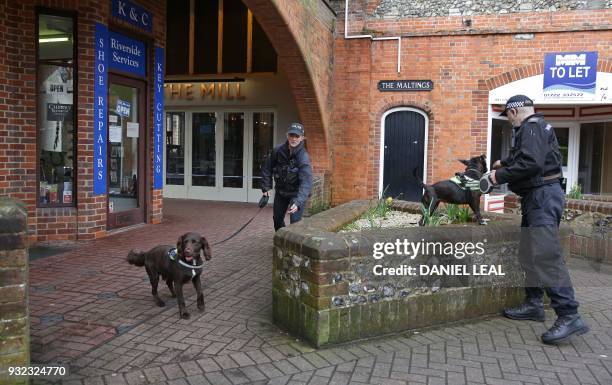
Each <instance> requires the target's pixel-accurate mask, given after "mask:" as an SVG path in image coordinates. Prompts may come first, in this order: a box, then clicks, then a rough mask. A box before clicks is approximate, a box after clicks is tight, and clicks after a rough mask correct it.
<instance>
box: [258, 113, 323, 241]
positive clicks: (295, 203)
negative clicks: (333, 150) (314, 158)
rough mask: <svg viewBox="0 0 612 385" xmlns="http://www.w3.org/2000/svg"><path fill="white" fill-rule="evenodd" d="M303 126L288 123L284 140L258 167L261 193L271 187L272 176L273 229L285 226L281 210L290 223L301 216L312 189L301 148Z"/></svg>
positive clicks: (307, 164)
mask: <svg viewBox="0 0 612 385" xmlns="http://www.w3.org/2000/svg"><path fill="white" fill-rule="evenodd" d="M303 140H304V126H303V125H301V124H300V123H291V125H289V129H288V130H287V141H286V142H285V143H283V144H281V145H279V146H276V147H275V148H274V149H273V150H272V153H271V154H270V155H269V156H268V157H267V158H266V161H265V163H264V164H263V166H262V169H261V176H262V179H263V181H262V188H261V190H262V191H263V193H264V196H269V194H270V190H272V176H274V187H275V190H276V193H275V194H274V213H273V218H274V230H275V231H276V230H278V229H280V228H281V227H285V213H287V212H288V213H289V219H290V223H295V222H298V221H299V220H300V219H302V214H303V213H304V207H305V206H306V200H307V199H308V196H309V195H310V190H311V188H312V167H311V165H310V158H309V156H308V153H307V152H306V149H305V148H304V142H303Z"/></svg>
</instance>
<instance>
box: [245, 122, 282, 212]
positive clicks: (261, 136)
mask: <svg viewBox="0 0 612 385" xmlns="http://www.w3.org/2000/svg"><path fill="white" fill-rule="evenodd" d="M249 115H250V119H249V120H250V122H251V125H250V130H249V134H250V135H249V136H250V138H249V156H248V165H247V167H248V175H247V177H248V184H249V191H248V196H247V201H248V202H258V201H259V199H260V198H261V195H262V193H261V185H262V180H261V166H262V165H263V162H264V161H265V158H266V156H267V155H268V153H269V152H270V151H271V150H272V148H273V146H274V127H275V126H276V125H275V120H274V112H253V113H251V114H249ZM273 199H274V194H273V193H271V194H270V200H269V202H270V203H272V201H273Z"/></svg>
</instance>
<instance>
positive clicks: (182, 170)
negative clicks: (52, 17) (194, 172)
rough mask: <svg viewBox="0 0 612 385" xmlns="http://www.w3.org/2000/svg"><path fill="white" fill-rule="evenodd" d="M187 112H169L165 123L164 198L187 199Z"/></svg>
mask: <svg viewBox="0 0 612 385" xmlns="http://www.w3.org/2000/svg"><path fill="white" fill-rule="evenodd" d="M185 115H186V113H185V112H167V113H166V122H165V131H164V132H165V133H166V136H165V142H164V145H165V146H166V148H165V155H166V156H165V157H164V162H165V165H164V170H165V176H164V197H167V198H187V187H186V182H187V174H186V171H187V166H186V160H187V159H186V157H187V146H186V131H187V130H186V129H185V127H186V121H185Z"/></svg>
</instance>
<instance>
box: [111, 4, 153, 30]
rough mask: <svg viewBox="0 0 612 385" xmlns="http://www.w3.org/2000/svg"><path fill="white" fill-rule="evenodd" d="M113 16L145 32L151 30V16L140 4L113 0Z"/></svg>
mask: <svg viewBox="0 0 612 385" xmlns="http://www.w3.org/2000/svg"><path fill="white" fill-rule="evenodd" d="M112 8H113V10H112V12H113V17H116V18H117V19H120V20H124V21H126V22H128V23H130V24H132V25H133V26H135V27H138V28H140V29H144V30H145V31H147V32H152V31H153V27H152V26H153V16H152V15H151V12H148V11H147V10H145V9H144V8H142V7H141V6H139V5H137V4H134V3H132V2H130V1H127V0H113V7H112Z"/></svg>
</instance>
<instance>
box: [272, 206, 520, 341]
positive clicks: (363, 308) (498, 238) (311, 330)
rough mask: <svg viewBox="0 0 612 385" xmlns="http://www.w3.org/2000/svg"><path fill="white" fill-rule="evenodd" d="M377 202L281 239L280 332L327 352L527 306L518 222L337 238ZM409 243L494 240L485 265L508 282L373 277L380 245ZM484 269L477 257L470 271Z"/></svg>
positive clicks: (276, 271) (343, 209)
mask: <svg viewBox="0 0 612 385" xmlns="http://www.w3.org/2000/svg"><path fill="white" fill-rule="evenodd" d="M376 203H377V202H376V201H375V200H374V201H367V200H358V201H351V202H348V203H345V204H343V205H340V206H337V207H334V208H332V209H329V210H326V211H324V212H321V213H319V214H317V215H314V216H312V217H310V218H306V219H304V220H303V221H301V222H299V223H296V224H293V225H291V226H288V227H286V228H283V229H280V230H279V231H278V232H277V233H276V235H275V237H274V257H273V314H274V321H275V323H276V324H277V325H279V326H280V327H282V328H284V329H286V330H288V331H289V332H290V333H292V334H293V335H295V336H298V337H300V338H303V339H305V340H306V341H308V342H309V343H311V344H312V345H314V346H316V347H319V346H323V345H328V344H335V343H339V342H345V341H350V340H356V339H360V338H368V337H372V336H376V335H382V334H386V333H393V332H399V331H403V330H408V329H415V328H422V327H427V326H432V325H437V324H442V323H446V322H454V321H459V320H462V319H467V318H474V317H480V316H484V315H487V314H494V313H497V312H499V311H501V309H503V308H504V307H507V306H511V305H514V304H517V303H518V302H520V300H521V299H522V294H523V292H522V283H523V273H522V271H520V267H519V265H518V261H517V260H516V252H517V250H518V241H519V238H520V222H519V218H518V217H517V216H515V215H503V214H502V215H490V214H487V216H488V217H490V218H492V219H495V220H493V221H491V222H490V223H489V225H487V226H480V225H478V224H476V223H473V224H468V225H447V226H440V227H410V228H395V229H393V228H391V229H376V230H368V231H362V232H355V233H352V232H349V233H337V232H336V231H337V230H338V229H340V228H341V227H342V226H344V225H345V224H347V223H349V222H351V221H353V220H354V219H356V218H358V217H359V216H361V215H362V214H363V213H364V212H366V211H367V210H368V208H369V207H372V206H373V205H375V204H376ZM392 206H393V208H395V209H399V210H404V211H412V212H415V211H416V212H420V204H418V203H412V202H401V201H396V202H394V203H393V204H392ZM493 217H495V218H493ZM402 238H403V239H410V240H414V241H425V242H428V241H440V242H464V241H466V240H482V239H486V240H487V242H488V243H487V244H488V245H489V246H490V248H489V250H487V252H486V253H485V255H484V256H482V258H483V259H482V260H480V262H482V261H483V260H487V261H495V263H498V264H499V266H503V267H504V269H505V271H506V272H507V275H506V276H505V277H504V278H500V279H499V280H497V279H493V278H491V277H476V276H471V277H469V278H465V279H463V280H458V279H455V278H454V277H451V278H443V279H437V280H435V279H431V280H427V279H425V278H419V279H420V281H419V280H418V279H417V278H412V277H411V278H405V277H404V278H396V277H392V278H387V277H385V278H379V277H373V276H372V274H368V271H372V270H368V269H370V268H371V266H372V265H373V264H374V263H377V262H376V261H375V259H374V258H373V256H372V250H373V245H374V243H376V242H394V241H395V240H396V239H402ZM487 247H488V246H487ZM396 258H404V259H405V257H401V256H397V257H396ZM435 258H437V257H435ZM450 259H451V260H452V261H455V259H454V258H450ZM398 261H399V260H398V259H396V260H393V259H389V260H388V261H387V260H386V261H385V263H387V262H389V263H391V264H394V263H397V262H398ZM436 261H437V262H435V263H434V264H437V263H439V264H443V263H447V262H449V261H448V260H444V257H440V258H439V259H437V260H436ZM404 262H406V263H407V264H410V263H411V262H410V261H404ZM477 262H478V260H477V259H476V258H475V257H472V259H469V260H468V259H466V260H464V261H463V263H464V264H466V265H469V264H476V263H477ZM427 263H429V261H428V262H427Z"/></svg>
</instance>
